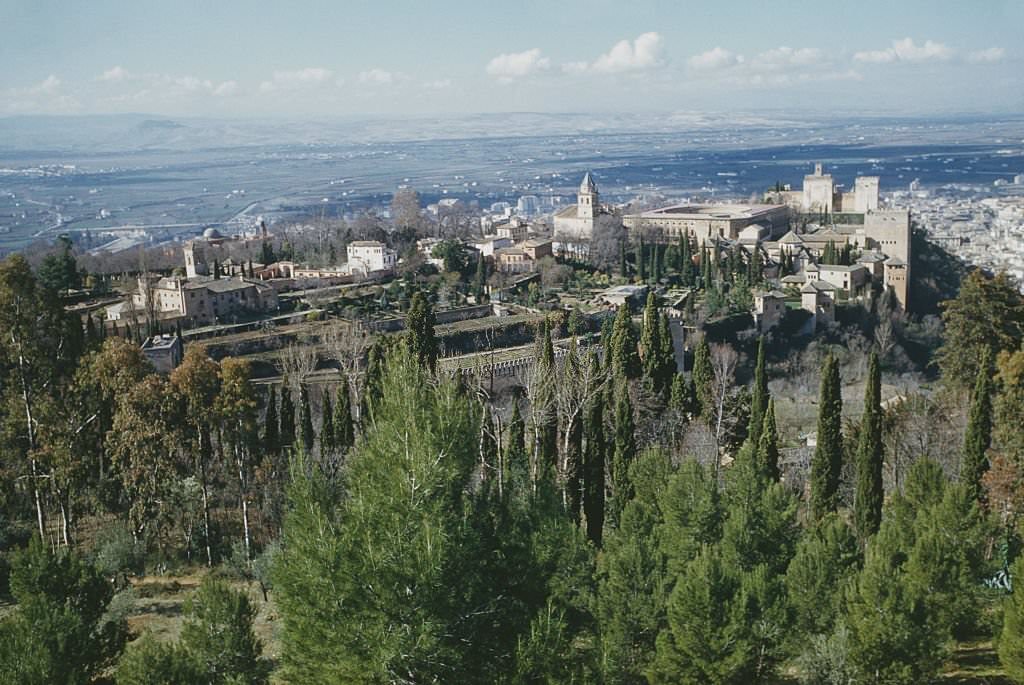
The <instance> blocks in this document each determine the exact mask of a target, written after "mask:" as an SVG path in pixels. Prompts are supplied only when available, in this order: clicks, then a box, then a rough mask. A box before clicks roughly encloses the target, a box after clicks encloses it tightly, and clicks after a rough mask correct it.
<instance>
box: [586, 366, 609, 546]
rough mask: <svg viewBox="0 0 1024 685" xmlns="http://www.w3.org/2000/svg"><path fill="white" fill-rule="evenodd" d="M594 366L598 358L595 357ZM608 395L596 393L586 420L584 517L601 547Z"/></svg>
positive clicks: (588, 404) (592, 535) (590, 536)
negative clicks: (606, 400)
mask: <svg viewBox="0 0 1024 685" xmlns="http://www.w3.org/2000/svg"><path fill="white" fill-rule="evenodd" d="M590 363H591V365H592V366H596V365H597V358H596V357H595V356H592V357H591V361H590ZM604 411H605V409H604V394H603V393H600V392H595V393H594V394H593V395H592V396H591V398H590V400H589V402H588V403H587V407H586V415H585V417H584V420H583V427H584V432H585V435H584V441H585V442H584V450H585V451H584V452H583V514H584V517H585V518H586V522H587V538H588V539H589V540H590V541H591V542H593V543H594V544H595V545H597V546H600V545H601V538H602V534H603V531H604V490H605V453H606V451H607V446H606V445H605V437H604Z"/></svg>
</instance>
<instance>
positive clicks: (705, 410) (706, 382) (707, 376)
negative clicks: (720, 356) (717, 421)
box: [692, 337, 715, 421]
mask: <svg viewBox="0 0 1024 685" xmlns="http://www.w3.org/2000/svg"><path fill="white" fill-rule="evenodd" d="M692 376H693V386H694V390H695V391H696V394H697V403H698V405H699V407H700V415H701V418H703V419H704V420H705V421H711V420H712V417H713V416H714V407H715V401H714V396H715V390H714V387H715V370H714V368H712V366H711V346H710V345H708V340H707V337H703V338H701V340H700V342H699V343H697V349H696V350H695V351H694V353H693V372H692Z"/></svg>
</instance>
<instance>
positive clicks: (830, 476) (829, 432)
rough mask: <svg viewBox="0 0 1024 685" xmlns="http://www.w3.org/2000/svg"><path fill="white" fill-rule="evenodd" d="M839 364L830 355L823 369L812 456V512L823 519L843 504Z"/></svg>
mask: <svg viewBox="0 0 1024 685" xmlns="http://www.w3.org/2000/svg"><path fill="white" fill-rule="evenodd" d="M840 393H841V388H840V385H839V364H838V363H837V362H836V360H835V358H834V357H833V356H832V355H831V354H829V355H828V356H826V357H825V362H824V364H823V365H822V370H821V391H820V393H819V395H818V445H817V447H815V449H814V456H813V457H812V459H811V514H812V516H813V517H814V518H815V519H820V518H821V517H822V516H824V515H825V514H826V513H827V512H830V511H835V510H836V507H837V506H838V505H839V478H840V475H841V473H842V468H843V434H842V427H841V422H842V414H843V399H842V395H841V394H840Z"/></svg>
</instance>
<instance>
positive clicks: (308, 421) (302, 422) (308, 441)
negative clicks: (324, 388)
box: [299, 385, 316, 454]
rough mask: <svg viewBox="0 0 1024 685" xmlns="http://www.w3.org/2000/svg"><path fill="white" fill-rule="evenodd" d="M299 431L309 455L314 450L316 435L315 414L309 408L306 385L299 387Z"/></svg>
mask: <svg viewBox="0 0 1024 685" xmlns="http://www.w3.org/2000/svg"><path fill="white" fill-rule="evenodd" d="M299 429H300V430H301V431H302V433H301V437H302V446H303V447H304V448H305V449H306V453H307V454H308V453H309V452H310V451H312V449H313V442H314V441H315V440H316V434H315V433H314V432H313V412H312V410H311V409H310V406H309V390H307V389H306V386H305V385H302V386H300V387H299Z"/></svg>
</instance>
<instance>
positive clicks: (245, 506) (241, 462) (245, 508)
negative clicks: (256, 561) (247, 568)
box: [235, 445, 252, 563]
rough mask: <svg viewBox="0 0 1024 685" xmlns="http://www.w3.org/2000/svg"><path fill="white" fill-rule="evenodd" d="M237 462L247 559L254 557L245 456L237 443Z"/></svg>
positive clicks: (247, 560)
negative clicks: (250, 532)
mask: <svg viewBox="0 0 1024 685" xmlns="http://www.w3.org/2000/svg"><path fill="white" fill-rule="evenodd" d="M235 464H236V465H237V466H238V490H239V494H240V496H241V500H242V531H243V534H244V536H245V561H246V563H248V562H249V561H250V560H251V559H252V554H251V553H250V542H249V502H248V497H247V496H246V495H247V493H246V487H245V457H244V456H243V454H242V452H241V450H240V449H239V448H238V445H235Z"/></svg>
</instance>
